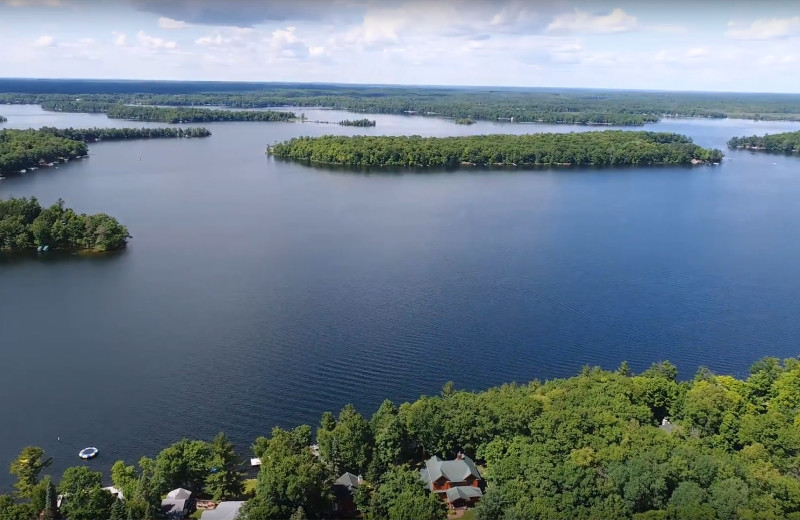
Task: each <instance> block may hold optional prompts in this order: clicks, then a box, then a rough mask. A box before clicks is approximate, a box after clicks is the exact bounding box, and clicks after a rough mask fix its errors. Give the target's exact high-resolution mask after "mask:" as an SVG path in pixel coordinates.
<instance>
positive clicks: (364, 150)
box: [268, 130, 722, 168]
mask: <svg viewBox="0 0 800 520" xmlns="http://www.w3.org/2000/svg"><path fill="white" fill-rule="evenodd" d="M268 153H270V154H272V155H275V156H278V157H285V158H289V159H296V160H302V161H309V162H315V163H323V164H342V165H348V166H401V167H421V168H425V167H431V166H443V167H450V168H453V167H458V166H460V165H478V166H494V165H497V166H507V165H512V166H538V165H546V166H550V165H579V166H582V165H593V166H606V165H633V164H643V165H650V164H687V163H691V162H692V161H703V162H719V161H720V160H721V159H722V152H721V151H720V150H709V149H705V148H701V147H700V146H698V145H696V144H694V143H692V140H691V139H690V138H688V137H686V136H683V135H678V134H670V133H659V132H626V131H621V130H607V131H603V132H579V133H551V134H529V135H507V134H498V135H478V136H461V137H420V136H397V137H395V136H334V135H326V136H322V137H297V138H293V139H290V140H288V141H285V142H283V143H278V144H276V145H274V146H270V147H269V148H268Z"/></svg>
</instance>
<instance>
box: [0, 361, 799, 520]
mask: <svg viewBox="0 0 800 520" xmlns="http://www.w3.org/2000/svg"><path fill="white" fill-rule="evenodd" d="M798 386H800V360H799V359H797V358H792V359H787V360H785V361H783V362H781V361H780V360H778V359H776V358H765V359H762V360H760V361H758V362H757V363H755V364H754V365H753V366H752V367H751V369H750V373H749V376H748V377H747V378H746V379H736V378H734V377H731V376H727V375H716V374H714V373H712V372H711V371H709V370H708V369H705V368H700V369H699V370H698V371H697V373H696V374H695V376H694V377H693V378H692V379H691V380H688V381H678V379H677V369H676V367H675V366H673V365H672V364H670V363H669V362H660V363H655V364H653V365H652V366H651V367H650V368H648V369H647V370H645V371H643V372H641V373H639V374H634V373H633V372H632V371H631V369H630V367H629V366H628V364H627V363H624V362H623V363H622V364H621V365H620V367H619V368H618V369H617V370H615V371H609V370H602V369H600V368H589V367H585V368H584V369H583V371H582V372H581V374H580V375H577V376H575V377H572V378H569V379H556V380H552V381H547V382H544V383H542V382H540V381H537V380H534V381H532V382H530V383H527V384H506V385H503V386H500V387H496V388H491V389H489V390H486V391H481V392H470V391H464V390H458V389H457V388H456V387H455V385H454V384H453V383H446V384H445V385H444V387H443V388H442V391H441V393H440V394H439V395H433V396H422V397H420V398H419V399H418V400H416V401H414V402H411V403H403V404H402V405H400V406H396V405H395V404H394V403H392V402H391V401H388V400H387V401H384V402H383V404H382V405H381V406H380V407H379V408H378V410H377V411H376V412H375V413H374V414H373V415H372V416H371V417H365V416H363V415H361V414H360V413H359V412H358V411H357V410H356V409H355V408H354V407H352V406H350V405H348V406H345V407H344V408H343V409H342V410H341V411H340V412H339V414H338V416H336V415H333V414H331V413H328V412H326V413H324V414H323V415H322V417H321V419H320V422H319V424H318V425H317V427H316V432H315V431H314V428H312V427H311V426H308V425H302V426H297V427H296V428H294V429H288V430H287V429H282V428H274V429H273V430H272V431H271V432H270V433H269V434H268V435H266V436H264V437H259V438H257V439H256V440H255V442H254V443H253V445H252V446H251V450H252V455H254V456H256V457H259V458H260V460H261V468H260V471H259V473H258V478H257V481H255V482H253V483H251V487H252V491H249V492H245V483H244V475H243V473H242V471H241V470H242V467H243V466H242V458H241V456H240V455H239V454H237V452H236V451H235V449H234V446H233V444H232V443H231V441H230V439H228V438H227V437H226V436H225V435H224V434H219V435H217V436H216V437H215V438H214V439H213V441H211V442H206V441H200V440H188V439H183V440H181V441H178V442H176V443H175V444H173V445H171V446H168V447H165V448H164V449H163V450H162V451H161V452H160V453H158V454H157V455H156V456H155V457H154V458H151V457H142V458H141V459H140V460H139V461H138V464H137V463H134V464H126V462H124V461H117V462H116V463H115V464H114V465H113V467H112V469H111V474H110V475H107V476H105V477H104V476H103V475H102V474H101V473H99V472H95V471H92V470H91V469H90V468H88V467H86V466H84V465H81V466H77V465H76V466H74V467H71V468H68V469H67V470H66V471H64V473H63V475H62V476H61V477H60V478H55V477H50V476H44V477H43V478H42V476H43V474H44V473H45V472H46V470H47V468H48V467H49V465H50V463H51V459H49V458H48V457H47V456H46V454H45V453H44V451H43V450H42V449H40V448H37V447H28V448H25V449H24V450H23V451H22V453H20V455H19V456H18V457H17V458H16V459H15V460H14V461H13V462H12V464H11V468H10V469H11V473H12V474H13V475H15V476H16V477H17V483H16V484H15V488H16V492H15V494H14V495H13V496H0V518H2V519H3V520H33V519H34V518H55V517H56V515H58V514H59V513H61V514H63V515H65V516H66V517H68V518H70V520H125V519H132V520H144V519H154V518H159V512H160V511H161V502H160V501H161V498H162V497H163V496H164V495H165V494H166V493H167V492H168V491H169V490H171V489H175V488H185V489H187V490H189V491H192V492H194V494H195V495H194V496H195V497H197V498H210V499H213V500H230V499H233V500H241V499H247V502H246V503H245V504H244V506H243V507H242V509H241V510H240V512H239V516H238V519H239V520H286V519H289V518H291V519H301V520H302V519H305V518H308V519H319V518H331V517H333V516H334V515H335V513H334V508H335V505H337V504H338V503H339V502H338V501H339V500H341V495H340V494H334V492H333V490H334V486H333V483H334V479H337V477H339V476H340V475H342V474H343V473H344V472H349V473H350V474H352V476H353V478H355V476H356V475H363V477H364V479H363V481H361V480H359V481H358V483H357V487H356V488H355V489H351V491H352V493H353V495H352V496H351V497H350V499H351V500H352V503H353V504H354V505H355V507H356V508H357V509H358V511H360V513H361V515H362V518H365V519H367V520H445V519H446V518H447V512H446V507H445V501H444V500H441V499H439V498H438V497H436V496H435V495H434V494H432V493H430V492H429V491H428V490H427V489H425V488H424V487H423V482H422V478H421V474H420V471H419V470H420V469H421V468H425V467H426V461H428V460H429V459H430V458H431V457H434V456H439V457H441V458H443V459H453V458H456V457H457V456H458V454H459V453H463V454H464V455H466V456H468V457H470V458H471V459H474V461H475V463H476V465H475V473H476V474H478V475H479V479H478V481H477V483H478V484H479V489H481V490H482V493H481V495H482V496H481V499H480V501H479V502H478V503H477V506H476V507H475V510H474V518H476V519H477V520H575V519H578V520H581V519H583V520H594V519H597V520H781V519H783V520H786V519H797V518H800V477H799V476H798V472H797V464H798V460H800V429H798V426H797V425H798V424H800V392H798V391H797V388H798ZM312 443H315V445H314V446H311V444H312ZM212 468H214V470H213V471H212ZM424 474H425V472H423V473H422V475H424ZM109 477H110V478H109ZM109 480H110V482H109ZM104 481H105V482H104ZM104 483H105V484H106V485H107V484H108V483H112V484H113V485H114V486H115V487H116V488H117V489H118V490H121V491H122V493H123V496H124V500H121V499H115V498H114V497H113V496H112V495H111V494H110V493H109V492H108V491H106V490H104V489H102V487H101V486H102V485H103V484H104ZM339 489H341V488H339ZM57 494H62V495H63V496H64V499H63V501H62V502H61V505H60V511H59V506H58V505H57V503H56V500H55V497H56V495H57ZM339 513H341V510H340V511H339Z"/></svg>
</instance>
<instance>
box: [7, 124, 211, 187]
mask: <svg viewBox="0 0 800 520" xmlns="http://www.w3.org/2000/svg"><path fill="white" fill-rule="evenodd" d="M210 135H211V132H209V131H208V129H206V128H83V129H81V128H53V127H48V126H45V127H42V128H40V129H39V130H0V178H2V177H3V176H4V175H8V174H12V173H18V172H23V173H25V171H26V170H27V169H31V168H39V167H42V166H52V165H54V164H56V163H59V162H66V161H69V160H70V159H75V158H77V157H84V156H86V155H87V154H88V153H89V149H88V146H87V144H86V143H89V142H98V141H120V140H132V139H170V138H190V137H208V136H210Z"/></svg>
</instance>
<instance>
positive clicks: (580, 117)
mask: <svg viewBox="0 0 800 520" xmlns="http://www.w3.org/2000/svg"><path fill="white" fill-rule="evenodd" d="M97 88H101V87H99V86H98V87H97ZM180 89H181V85H175V86H171V87H170V88H168V89H159V91H160V92H161V93H154V92H140V93H135V92H129V91H128V92H117V91H115V92H116V93H98V92H96V89H94V90H95V92H94V93H91V94H79V95H75V94H65V93H39V94H24V93H5V94H0V104H2V103H33V104H42V106H43V107H44V108H45V109H48V110H60V111H81V112H82V111H86V112H104V111H105V110H107V109H108V107H109V106H111V105H113V104H117V103H121V104H143V105H169V106H201V105H208V106H220V105H222V106H227V107H236V108H265V107H280V106H297V107H326V108H336V109H342V110H352V111H356V112H365V113H384V114H419V115H434V116H440V117H452V118H467V117H469V118H473V119H485V120H511V119H512V118H513V120H514V121H522V122H525V121H528V122H533V121H542V122H548V123H573V124H614V125H643V124H646V123H649V122H656V121H658V120H659V119H660V118H662V117H710V118H724V117H740V118H747V119H756V120H762V119H764V120H798V119H800V96H798V95H793V94H740V93H710V92H706V93H702V92H630V91H610V90H603V91H594V90H577V89H526V90H523V89H484V88H469V89H463V88H461V89H459V88H444V87H436V88H433V87H427V88H426V87H369V86H347V87H343V86H335V85H314V86H300V85H297V86H288V85H274V86H271V85H264V86H263V87H262V88H254V89H253V90H250V91H240V92H219V91H218V92H214V91H208V92H197V91H196V89H192V90H194V92H193V93H186V92H181V91H180ZM165 90H166V91H171V92H168V93H167V92H164V91H165Z"/></svg>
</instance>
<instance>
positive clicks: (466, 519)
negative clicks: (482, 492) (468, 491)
mask: <svg viewBox="0 0 800 520" xmlns="http://www.w3.org/2000/svg"><path fill="white" fill-rule="evenodd" d="M461 520H475V510H474V509H467V510H466V511H464V516H462V517H461Z"/></svg>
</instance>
